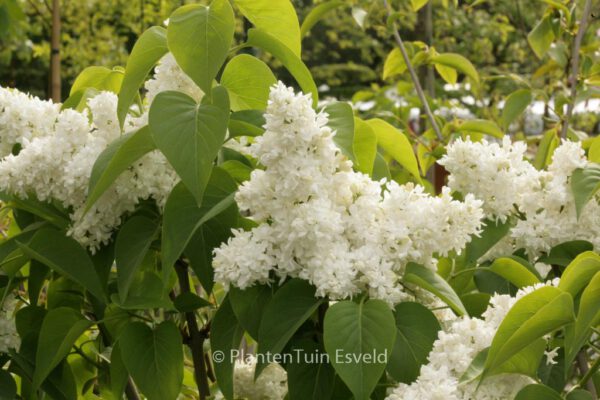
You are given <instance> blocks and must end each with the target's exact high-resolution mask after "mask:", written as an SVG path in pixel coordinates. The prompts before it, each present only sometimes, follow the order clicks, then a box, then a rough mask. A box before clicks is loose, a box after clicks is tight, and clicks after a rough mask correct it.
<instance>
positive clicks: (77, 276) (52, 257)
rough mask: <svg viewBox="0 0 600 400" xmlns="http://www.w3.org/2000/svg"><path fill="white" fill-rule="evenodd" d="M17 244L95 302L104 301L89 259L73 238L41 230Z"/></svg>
mask: <svg viewBox="0 0 600 400" xmlns="http://www.w3.org/2000/svg"><path fill="white" fill-rule="evenodd" d="M18 243H19V247H20V248H21V249H22V250H23V251H24V252H25V254H27V255H28V256H29V257H31V258H33V259H35V260H37V261H39V262H41V263H42V264H44V265H46V266H48V267H50V268H51V269H53V270H54V271H57V272H59V273H61V274H64V275H65V276H66V277H68V278H69V279H72V280H73V281H75V282H77V283H79V284H80V285H82V286H83V287H84V288H86V289H87V290H89V291H90V293H91V294H92V295H94V296H95V297H97V298H98V299H100V300H104V299H106V295H105V292H104V288H103V286H102V283H101V282H100V278H99V277H98V274H97V272H96V269H95V268H94V264H93V263H92V260H91V259H90V257H89V256H88V254H87V252H86V251H85V250H84V248H83V247H81V245H80V244H79V243H77V242H76V241H75V240H74V239H71V238H70V237H66V236H64V234H63V233H61V232H57V231H54V230H51V229H45V228H44V229H40V230H39V231H37V232H36V234H35V235H34V236H33V238H31V240H30V241H29V242H28V243H25V242H18Z"/></svg>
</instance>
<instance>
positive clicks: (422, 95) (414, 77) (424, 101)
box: [383, 0, 443, 141]
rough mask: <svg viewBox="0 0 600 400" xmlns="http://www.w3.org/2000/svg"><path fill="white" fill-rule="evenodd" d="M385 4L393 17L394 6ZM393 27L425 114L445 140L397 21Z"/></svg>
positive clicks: (435, 130) (439, 136)
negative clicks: (411, 60) (409, 55)
mask: <svg viewBox="0 0 600 400" xmlns="http://www.w3.org/2000/svg"><path fill="white" fill-rule="evenodd" d="M383 4H384V6H385V8H386V9H387V13H388V17H391V16H392V8H391V7H390V5H389V4H388V2H387V0H383ZM392 28H393V31H394V39H396V44H397V45H398V48H399V49H400V53H402V58H403V59H404V63H405V64H406V68H407V69H408V72H409V74H410V78H411V79H412V81H413V84H414V86H415V90H416V91H417V96H419V100H420V101H421V104H422V105H423V109H424V110H425V114H426V115H427V118H428V119H429V123H430V124H431V127H432V128H433V131H434V132H435V135H436V136H437V138H438V139H439V140H440V141H441V140H443V136H442V132H441V131H440V127H439V126H438V124H437V122H436V121H435V117H434V116H433V112H431V108H430V107H429V103H428V102H427V98H426V97H425V93H424V92H423V88H422V87H421V83H420V82H419V77H418V76H417V73H416V72H415V69H414V68H413V66H412V63H411V62H410V58H409V57H408V53H407V52H406V47H404V42H403V41H402V37H400V33H399V32H398V27H397V26H396V23H395V22H392Z"/></svg>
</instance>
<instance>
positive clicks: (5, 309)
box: [0, 295, 21, 353]
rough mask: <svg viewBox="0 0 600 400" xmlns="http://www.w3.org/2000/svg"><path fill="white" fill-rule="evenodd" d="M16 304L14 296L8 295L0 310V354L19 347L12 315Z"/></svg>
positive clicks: (19, 341) (19, 342) (19, 343)
mask: <svg viewBox="0 0 600 400" xmlns="http://www.w3.org/2000/svg"><path fill="white" fill-rule="evenodd" d="M16 304H17V300H16V299H15V298H14V296H12V295H8V296H7V297H6V298H5V299H4V303H3V305H2V309H1V310H0V353H8V351H9V350H10V349H18V348H19V346H20V345H21V339H20V338H19V334H18V333H17V326H16V322H15V317H14V315H13V313H14V310H15V306H16Z"/></svg>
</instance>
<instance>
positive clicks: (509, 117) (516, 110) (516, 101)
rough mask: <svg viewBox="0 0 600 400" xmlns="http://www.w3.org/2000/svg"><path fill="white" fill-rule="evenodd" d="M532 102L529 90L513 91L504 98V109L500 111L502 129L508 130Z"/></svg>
mask: <svg viewBox="0 0 600 400" xmlns="http://www.w3.org/2000/svg"><path fill="white" fill-rule="evenodd" d="M532 100H533V97H532V95H531V90H529V89H520V90H517V91H514V92H512V93H511V94H510V95H509V96H508V97H507V98H506V103H504V108H503V109H502V126H504V129H506V128H508V126H509V125H510V124H512V123H513V122H514V121H515V120H516V119H517V118H519V116H520V115H521V114H523V111H525V109H526V108H527V106H529V103H531V101H532Z"/></svg>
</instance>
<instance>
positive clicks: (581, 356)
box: [577, 350, 598, 400]
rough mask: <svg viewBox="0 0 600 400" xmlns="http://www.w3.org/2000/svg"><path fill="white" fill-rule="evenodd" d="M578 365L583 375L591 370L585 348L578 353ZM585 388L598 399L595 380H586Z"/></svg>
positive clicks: (595, 399)
mask: <svg viewBox="0 0 600 400" xmlns="http://www.w3.org/2000/svg"><path fill="white" fill-rule="evenodd" d="M577 366H578V367H579V371H580V372H581V375H582V376H587V374H588V371H589V370H590V368H589V365H588V361H587V357H586V355H585V350H581V351H580V352H579V353H577ZM585 388H586V389H587V390H588V392H590V393H591V394H592V398H593V399H594V400H598V393H596V386H595V385H594V381H593V380H591V379H588V380H587V381H586V382H585Z"/></svg>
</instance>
